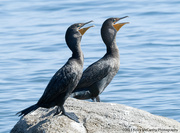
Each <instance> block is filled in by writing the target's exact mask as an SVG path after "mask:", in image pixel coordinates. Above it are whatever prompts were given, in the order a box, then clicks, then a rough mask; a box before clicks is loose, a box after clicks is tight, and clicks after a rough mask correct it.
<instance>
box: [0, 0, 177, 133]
mask: <svg viewBox="0 0 180 133" xmlns="http://www.w3.org/2000/svg"><path fill="white" fill-rule="evenodd" d="M179 9H180V2H179V1H178V0H172V1H168V0H156V1H148V0H145V1H144V0H139V1H138V2H137V1H132V0H122V1H119V0H111V1H95V0H94V1H92V0H83V1H80V0H77V1H76V2H75V1H72V0H69V1H68V0H67V1H60V0H46V1H45V0H44V1H43V0H38V1H37V0H28V1H23V0H14V1H11V0H1V2H0V75H1V77H0V132H1V133H6V132H9V131H10V129H12V128H13V126H14V125H15V124H16V122H17V121H18V120H19V118H18V117H17V116H15V113H16V112H18V111H20V110H22V109H24V108H26V107H28V106H30V105H32V104H34V103H36V102H37V100H38V99H39V97H40V96H41V95H42V93H43V91H44V89H45V87H46V85H47V84H48V82H49V80H50V79H51V77H52V76H53V74H54V73H55V72H56V71H57V70H58V69H59V68H60V67H61V66H62V65H63V64H64V63H65V62H66V61H67V59H68V58H69V57H70V56H71V52H70V50H69V49H68V48H67V46H66V44H65V39H64V36H65V31H66V29H67V28H68V27H69V26H70V25H71V24H73V23H76V22H87V21H90V20H94V25H95V27H94V28H91V29H89V30H88V31H87V32H86V33H85V35H84V36H83V39H82V50H83V52H84V57H85V63H84V68H86V67H87V66H88V65H90V64H91V63H93V62H95V61H96V60H98V59H99V58H101V57H102V56H103V55H104V53H105V45H104V44H103V42H102V40H101V37H100V28H101V25H102V23H103V21H104V20H105V19H107V18H109V17H123V16H126V15H128V16H129V18H126V19H124V20H123V22H130V24H128V25H125V26H123V27H122V28H121V29H120V31H119V32H118V34H117V44H118V47H119V50H120V57H121V59H120V60H121V66H120V70H119V72H118V74H117V75H116V76H115V78H114V79H113V81H112V82H111V84H110V85H109V86H108V87H107V88H106V90H105V92H103V93H102V94H101V100H102V101H103V102H113V103H119V104H125V105H128V106H132V107H135V108H139V109H142V110H146V111H148V112H150V113H152V114H156V115H161V116H165V117H168V118H172V119H175V120H177V121H180V115H179V112H180V105H179V103H180V93H179V89H180V10H179Z"/></svg>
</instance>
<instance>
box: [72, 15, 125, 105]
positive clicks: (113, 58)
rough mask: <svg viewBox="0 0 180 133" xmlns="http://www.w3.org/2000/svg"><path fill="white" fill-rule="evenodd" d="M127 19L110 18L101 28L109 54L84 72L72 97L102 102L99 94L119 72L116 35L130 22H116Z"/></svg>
mask: <svg viewBox="0 0 180 133" xmlns="http://www.w3.org/2000/svg"><path fill="white" fill-rule="evenodd" d="M126 17H128V16H125V17H122V18H109V19H107V20H105V21H104V23H103V25H102V28H101V37H102V40H103V41H104V43H105V45H106V48H107V52H106V54H105V55H104V56H103V57H102V58H101V59H100V60H98V61H96V62H95V63H93V64H91V65H90V66H89V67H88V68H87V69H86V70H85V71H84V72H83V75H82V77H81V80H80V82H79V83H78V85H77V87H76V88H75V89H74V91H73V93H72V95H71V96H72V97H74V98H76V99H92V100H93V101H96V102H100V98H99V94H101V93H102V92H103V91H104V89H105V88H106V87H107V86H108V84H109V83H110V82H111V80H112V79H113V77H114V76H115V75H116V74H117V72H118V70H119V66H120V57H119V50H118V47H117V45H116V34H117V32H118V31H119V29H120V28H121V27H122V26H123V25H125V24H127V23H128V22H125V23H117V24H116V22H117V21H119V20H121V19H123V18H126Z"/></svg>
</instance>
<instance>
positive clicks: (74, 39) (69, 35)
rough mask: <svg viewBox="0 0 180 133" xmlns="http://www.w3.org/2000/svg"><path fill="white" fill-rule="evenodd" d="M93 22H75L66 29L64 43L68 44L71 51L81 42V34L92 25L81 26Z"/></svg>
mask: <svg viewBox="0 0 180 133" xmlns="http://www.w3.org/2000/svg"><path fill="white" fill-rule="evenodd" d="M90 22H93V21H89V22H87V23H76V24H73V25H71V26H70V27H69V28H68V29H67V31H66V35H65V39H66V43H67V45H68V47H69V48H70V49H71V51H73V52H74V51H76V50H77V48H78V47H79V45H80V42H81V38H82V36H83V34H84V33H85V32H86V31H87V30H88V29H89V28H90V27H93V26H89V27H86V28H82V27H83V26H84V25H86V24H88V23H90Z"/></svg>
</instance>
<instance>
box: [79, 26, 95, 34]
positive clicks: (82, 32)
mask: <svg viewBox="0 0 180 133" xmlns="http://www.w3.org/2000/svg"><path fill="white" fill-rule="evenodd" d="M91 27H94V25H92V26H89V27H86V28H82V29H79V32H80V33H81V35H84V33H85V32H86V31H87V30H88V29H89V28H91Z"/></svg>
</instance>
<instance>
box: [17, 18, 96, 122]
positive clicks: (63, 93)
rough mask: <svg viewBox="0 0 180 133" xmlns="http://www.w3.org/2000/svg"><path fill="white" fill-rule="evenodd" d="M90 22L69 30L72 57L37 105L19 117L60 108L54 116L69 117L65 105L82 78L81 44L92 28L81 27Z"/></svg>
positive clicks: (55, 75) (68, 39)
mask: <svg viewBox="0 0 180 133" xmlns="http://www.w3.org/2000/svg"><path fill="white" fill-rule="evenodd" d="M90 22H91V21H90ZM90 22H87V23H77V24H73V25H71V26H70V27H69V28H68V29H67V31H66V35H65V39H66V43H67V45H68V47H69V48H70V50H71V51H72V57H70V58H69V60H68V61H67V62H66V64H65V65H64V66H63V67H62V68H60V69H59V70H58V71H57V72H56V73H55V74H54V76H53V77H52V79H51V80H50V82H49V84H48V85H47V87H46V89H45V91H44V93H43V95H42V96H41V98H40V99H39V101H38V102H37V103H36V104H35V105H32V106H30V107H29V108H27V109H24V110H22V111H20V112H18V113H17V114H19V116H21V115H22V116H25V115H27V114H28V113H30V112H31V111H33V110H36V109H37V108H39V107H44V108H50V107H54V106H58V107H57V111H56V113H55V114H54V115H57V114H59V113H60V112H61V113H62V114H64V115H66V116H68V117H69V115H68V114H67V112H65V110H64V107H63V105H64V102H65V100H66V99H67V98H68V97H69V95H70V94H71V93H72V91H73V90H74V88H75V87H76V86H77V84H78V82H79V80H80V78H81V76H82V71H83V61H84V57H83V53H82V51H81V46H80V42H81V38H82V35H83V34H84V33H85V32H86V30H87V29H89V28H90V27H92V26H89V27H87V28H81V27H83V26H84V25H85V24H88V23H90ZM70 118H71V117H70Z"/></svg>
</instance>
